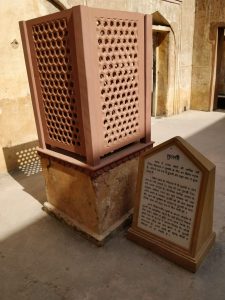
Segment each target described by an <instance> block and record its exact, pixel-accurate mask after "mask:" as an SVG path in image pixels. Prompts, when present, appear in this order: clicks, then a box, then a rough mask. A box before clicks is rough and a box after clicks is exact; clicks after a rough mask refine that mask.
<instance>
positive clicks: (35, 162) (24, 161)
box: [3, 141, 41, 176]
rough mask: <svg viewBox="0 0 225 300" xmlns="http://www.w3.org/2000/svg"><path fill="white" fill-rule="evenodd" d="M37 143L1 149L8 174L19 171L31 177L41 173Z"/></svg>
mask: <svg viewBox="0 0 225 300" xmlns="http://www.w3.org/2000/svg"><path fill="white" fill-rule="evenodd" d="M37 146H38V141H32V142H29V143H25V144H20V145H17V146H13V147H5V148H3V153H4V157H5V162H6V166H7V170H8V172H11V171H16V170H17V171H18V170H20V171H21V172H22V173H23V174H24V175H26V176H31V175H34V174H37V173H39V172H40V171H41V162H40V159H39V157H38V154H37V150H36V148H37Z"/></svg>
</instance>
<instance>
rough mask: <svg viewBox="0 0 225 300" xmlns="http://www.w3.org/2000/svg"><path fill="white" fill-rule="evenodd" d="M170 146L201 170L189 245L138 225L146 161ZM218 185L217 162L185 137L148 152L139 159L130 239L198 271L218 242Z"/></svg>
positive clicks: (171, 140) (174, 139) (169, 141)
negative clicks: (215, 225) (215, 218)
mask: <svg viewBox="0 0 225 300" xmlns="http://www.w3.org/2000/svg"><path fill="white" fill-rule="evenodd" d="M170 146H175V147H177V148H178V149H179V150H180V151H181V152H182V153H183V154H184V156H186V157H187V159H189V161H190V162H192V163H193V164H194V166H196V167H197V168H198V169H199V170H200V172H201V181H200V187H199V191H198V196H197V203H196V209H195V212H194V214H195V215H194V223H193V227H192V232H191V236H190V243H189V246H188V247H182V246H180V245H179V244H177V243H175V242H173V241H171V240H169V239H166V238H164V237H162V236H159V235H157V234H154V233H152V232H151V230H149V231H148V230H146V229H143V227H142V228H141V227H140V226H139V225H138V219H139V210H140V205H141V194H142V185H143V179H144V167H145V161H146V159H148V158H150V157H151V156H153V155H154V154H156V153H159V152H160V151H164V150H166V149H167V148H169V147H170ZM168 176H169V175H168ZM214 186H215V165H214V164H213V163H212V162H210V161H209V160H208V159H207V158H206V157H204V156H203V155H202V154H201V153H200V152H198V151H197V150H196V149H195V148H193V147H192V146H191V145H190V144H189V143H187V142H186V141H185V140H183V139H182V138H181V137H174V138H172V139H170V140H168V141H166V142H164V143H162V144H160V145H158V146H156V147H154V148H153V149H151V150H150V151H148V152H145V153H144V154H142V155H141V157H140V160H139V170H138V181H137V189H136V200H135V205H134V217H133V223H132V226H131V228H130V229H129V230H128V234H127V237H128V239H130V240H133V241H135V242H137V243H138V244H141V245H143V246H145V247H147V248H150V249H151V250H153V251H155V252H157V253H159V254H160V255H162V256H165V257H166V258H168V259H170V260H172V261H173V262H175V263H177V264H178V265H181V266H182V267H184V268H186V269H188V270H190V271H192V272H196V270H197V268H198V267H199V265H200V263H201V262H202V260H203V259H204V257H205V256H206V254H207V252H208V251H209V249H210V248H211V246H212V245H213V243H214V241H215V233H214V232H213V231H212V226H213V202H214Z"/></svg>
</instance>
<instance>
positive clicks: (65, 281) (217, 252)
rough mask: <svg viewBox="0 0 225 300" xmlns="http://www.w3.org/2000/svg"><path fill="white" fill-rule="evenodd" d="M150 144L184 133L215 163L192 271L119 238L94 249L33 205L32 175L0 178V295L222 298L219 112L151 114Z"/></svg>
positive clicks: (20, 299) (224, 143) (224, 169)
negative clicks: (198, 259)
mask: <svg viewBox="0 0 225 300" xmlns="http://www.w3.org/2000/svg"><path fill="white" fill-rule="evenodd" d="M152 133H153V134H152V139H153V140H154V141H155V142H156V144H157V143H159V142H162V141H164V140H166V139H168V138H170V137H173V136H175V135H180V136H182V137H184V138H186V139H187V140H188V141H189V142H190V143H191V144H192V145H193V146H195V147H196V148H197V149H198V150H200V151H201V152H202V153H203V154H204V155H206V156H207V157H208V158H209V159H210V160H212V161H213V162H214V163H215V164H216V166H217V174H216V191H215V209H214V230H215V232H216V234H217V238H216V244H215V247H214V248H213V249H212V250H211V252H210V254H209V255H208V257H207V259H206V260H205V261H204V263H203V264H202V266H201V267H200V269H199V271H198V272H197V273H196V274H192V273H189V272H188V271H186V270H184V269H182V268H180V267H178V266H176V265H174V264H173V263H171V262H169V261H167V260H165V259H164V258H161V257H160V256H158V255H156V254H154V253H152V252H150V251H148V250H146V249H144V248H141V247H140V246H138V245H136V244H134V243H132V242H130V241H128V240H126V238H125V237H124V232H120V233H119V234H117V235H115V236H114V237H112V238H111V239H110V240H109V241H108V243H107V244H106V245H105V246H104V247H102V248H97V247H95V246H94V245H92V244H91V243H90V242H88V241H86V240H85V239H83V238H82V237H80V236H79V235H77V234H75V233H74V231H72V230H71V229H70V228H68V227H67V226H66V225H64V224H61V223H60V222H58V221H57V220H55V219H54V218H52V217H50V216H48V215H46V214H45V213H44V212H43V211H42V210H41V203H43V202H44V201H45V192H44V182H43V179H42V176H41V174H40V173H38V174H35V175H31V176H26V175H24V174H22V173H21V172H20V173H18V172H15V173H12V174H10V175H9V174H3V175H1V176H0V299H1V300H14V299H15V300H38V299H41V300H63V299H64V300H85V299H86V300H89V299H90V300H92V299H93V300H97V299H101V300H102V299H104V300H111V299H113V300H114V299H119V300H120V299H122V300H125V299H129V300H134V299H135V300H137V299H143V300H161V299H167V300H170V299H171V300H181V299H182V300H189V299H190V300H202V299H203V300H211V299H214V300H224V299H225V197H224V196H225V138H224V135H225V114H224V113H223V112H210V113H206V112H196V111H189V112H185V113H183V114H181V115H178V116H173V117H169V118H161V119H153V120H152Z"/></svg>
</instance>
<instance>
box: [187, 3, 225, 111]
mask: <svg viewBox="0 0 225 300" xmlns="http://www.w3.org/2000/svg"><path fill="white" fill-rule="evenodd" d="M218 27H225V9H224V1H223V0H220V1H219V0H217V1H211V0H198V1H196V13H195V32H194V44H193V69H192V94H191V108H192V109H197V110H205V111H209V110H212V109H213V102H214V89H215V74H216V53H217V31H218Z"/></svg>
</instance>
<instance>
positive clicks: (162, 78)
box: [151, 26, 170, 117]
mask: <svg viewBox="0 0 225 300" xmlns="http://www.w3.org/2000/svg"><path fill="white" fill-rule="evenodd" d="M169 32H170V28H169V27H166V26H153V70H152V77H153V78H152V82H153V88H152V111H151V114H152V116H155V117H156V116H163V115H166V102H167V92H168V56H169Z"/></svg>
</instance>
